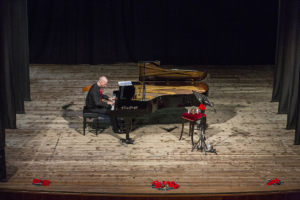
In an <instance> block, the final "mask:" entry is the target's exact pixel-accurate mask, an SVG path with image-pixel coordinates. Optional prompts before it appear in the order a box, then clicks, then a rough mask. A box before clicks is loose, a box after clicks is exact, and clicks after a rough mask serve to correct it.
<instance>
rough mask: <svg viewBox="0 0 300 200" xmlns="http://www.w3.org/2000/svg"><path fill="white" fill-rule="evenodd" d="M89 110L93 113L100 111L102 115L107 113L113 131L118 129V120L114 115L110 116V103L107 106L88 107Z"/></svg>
mask: <svg viewBox="0 0 300 200" xmlns="http://www.w3.org/2000/svg"><path fill="white" fill-rule="evenodd" d="M88 110H89V111H91V112H94V113H100V114H102V115H108V116H109V119H110V124H111V125H112V128H113V131H114V132H116V131H117V130H118V121H117V118H116V117H112V116H111V115H110V111H111V105H109V107H108V108H104V107H91V108H88Z"/></svg>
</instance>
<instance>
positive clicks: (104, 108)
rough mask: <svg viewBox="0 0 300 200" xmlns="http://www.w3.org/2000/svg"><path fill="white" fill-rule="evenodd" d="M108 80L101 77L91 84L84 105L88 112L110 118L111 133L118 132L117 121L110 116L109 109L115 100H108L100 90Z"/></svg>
mask: <svg viewBox="0 0 300 200" xmlns="http://www.w3.org/2000/svg"><path fill="white" fill-rule="evenodd" d="M107 82H108V80H107V78H106V77H105V76H101V77H100V78H99V80H98V82H97V83H95V84H93V85H92V87H91V88H90V90H89V92H88V94H87V96H86V99H85V104H86V105H87V107H88V110H89V111H91V112H94V113H98V114H99V116H100V117H101V116H103V115H104V117H105V115H106V117H107V118H108V116H109V118H110V123H111V124H112V127H113V131H114V132H115V133H119V132H118V123H117V119H116V118H113V117H111V116H110V111H111V107H112V106H113V105H114V100H115V98H109V97H108V96H107V95H104V94H103V93H102V91H101V89H103V88H105V87H106V84H107ZM102 99H105V100H109V102H103V101H102Z"/></svg>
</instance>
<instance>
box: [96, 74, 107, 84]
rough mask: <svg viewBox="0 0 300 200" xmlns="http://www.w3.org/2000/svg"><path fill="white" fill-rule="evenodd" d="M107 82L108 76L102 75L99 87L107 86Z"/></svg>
mask: <svg viewBox="0 0 300 200" xmlns="http://www.w3.org/2000/svg"><path fill="white" fill-rule="evenodd" d="M107 82H108V80H107V78H106V77H105V76H101V77H100V78H99V81H98V82H97V85H98V86H99V87H106V84H107Z"/></svg>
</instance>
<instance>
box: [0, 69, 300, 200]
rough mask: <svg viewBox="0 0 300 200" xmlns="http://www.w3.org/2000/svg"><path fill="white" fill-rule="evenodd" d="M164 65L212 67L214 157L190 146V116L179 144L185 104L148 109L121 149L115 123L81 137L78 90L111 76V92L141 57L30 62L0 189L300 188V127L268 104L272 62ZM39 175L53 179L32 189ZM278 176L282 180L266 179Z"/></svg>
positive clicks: (243, 191) (246, 191)
mask: <svg viewBox="0 0 300 200" xmlns="http://www.w3.org/2000/svg"><path fill="white" fill-rule="evenodd" d="M162 67H164V68H168V69H173V68H185V69H191V70H199V71H207V72H208V73H209V77H207V78H206V79H205V80H204V82H205V83H207V84H208V86H209V98H210V100H211V101H212V102H213V103H214V104H215V107H214V108H215V110H216V112H214V110H213V108H211V107H207V110H206V114H207V123H208V124H209V127H208V129H207V131H206V138H207V139H209V140H210V143H211V145H213V146H214V148H215V149H216V150H217V155H215V154H208V155H204V153H203V152H199V151H194V152H191V149H192V145H191V139H190V137H189V136H188V135H187V133H188V129H187V128H188V125H187V124H188V123H186V125H185V127H186V128H185V133H184V135H183V139H182V140H180V141H179V136H180V133H181V114H182V113H183V112H185V111H186V108H174V109H163V110H159V111H157V112H156V113H154V114H151V115H149V116H145V117H144V118H143V119H141V120H140V123H139V125H138V127H137V128H136V129H135V131H133V132H132V133H131V137H132V138H133V139H134V140H135V142H136V144H135V145H127V146H123V145H122V144H121V142H120V139H121V138H125V134H115V133H113V132H112V129H111V127H110V128H109V129H106V130H104V131H103V132H101V133H100V134H98V136H96V135H95V131H91V132H89V131H88V130H87V131H86V135H85V136H84V135H83V130H82V121H83V119H82V108H83V106H84V99H83V94H82V92H81V89H82V88H83V87H84V86H87V85H91V84H94V83H95V82H96V81H97V80H98V78H99V77H100V76H106V77H107V78H108V81H109V82H108V85H107V88H106V89H105V90H104V91H103V93H104V94H107V95H109V96H112V91H113V90H116V89H118V85H117V82H118V81H128V80H132V81H137V80H138V66H137V64H136V63H128V64H112V65H97V66H95V65H94V66H90V65H73V66H72V65H68V66H67V65H64V66H62V65H38V64H32V65H30V88H31V100H32V101H30V102H25V112H26V114H18V115H17V127H18V129H6V147H5V151H6V167H7V176H8V182H2V183H0V192H2V193H5V194H7V195H8V194H12V193H15V192H17V193H22V192H26V193H28V194H31V193H43V194H52V195H64V194H69V195H85V196H89V195H104V196H110V195H111V196H112V197H113V196H114V195H116V196H124V195H131V197H134V196H136V195H137V196H161V195H172V196H173V197H180V196H185V197H188V196H189V195H191V196H190V197H196V196H202V197H207V198H208V197H212V196H224V197H226V196H227V197H228V196H238V195H250V196H251V195H266V194H268V195H271V194H272V195H275V196H276V195H277V198H278V199H281V198H280V197H281V196H282V195H285V194H287V193H290V194H291V195H295V193H299V192H300V180H299V178H298V177H300V170H299V169H300V167H299V165H300V157H299V155H300V146H296V145H293V143H294V137H295V130H286V129H285V126H286V118H287V116H286V115H285V114H280V115H279V114H277V109H278V103H274V102H270V101H271V97H272V88H273V68H274V66H272V65H262V66H258V65H255V66H185V67H182V66H181V67H178V66H176V67H174V66H162ZM64 106H66V107H65V108H66V109H63V107H64ZM195 132H198V130H195ZM35 178H38V179H47V180H51V183H50V185H49V186H34V185H32V184H31V182H32V180H33V179H35ZM275 178H278V179H280V180H282V181H283V184H282V185H279V186H267V185H266V181H267V179H275ZM155 180H159V181H163V180H165V181H176V182H178V184H179V185H180V187H179V188H178V189H176V190H170V191H159V190H155V189H152V188H151V183H152V181H155ZM177 195H178V196H177ZM278 195H279V196H278ZM280 195H281V196H280Z"/></svg>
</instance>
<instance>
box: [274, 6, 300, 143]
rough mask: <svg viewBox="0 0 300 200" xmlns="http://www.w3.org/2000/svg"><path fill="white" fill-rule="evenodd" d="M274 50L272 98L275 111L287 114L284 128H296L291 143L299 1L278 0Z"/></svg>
mask: <svg viewBox="0 0 300 200" xmlns="http://www.w3.org/2000/svg"><path fill="white" fill-rule="evenodd" d="M277 34H278V35H277V50H276V61H275V73H274V85H273V95H272V101H275V102H279V106H278V113H279V114H287V126H286V128H287V129H295V128H296V137H295V144H300V132H299V131H300V130H299V127H300V123H299V114H300V111H299V109H300V106H299V104H300V98H299V95H300V92H299V87H300V78H299V75H300V1H299V0H280V1H279V17H278V33H277Z"/></svg>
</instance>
